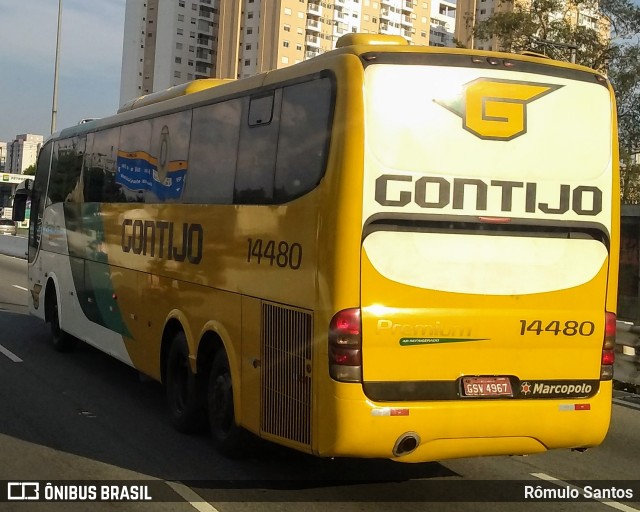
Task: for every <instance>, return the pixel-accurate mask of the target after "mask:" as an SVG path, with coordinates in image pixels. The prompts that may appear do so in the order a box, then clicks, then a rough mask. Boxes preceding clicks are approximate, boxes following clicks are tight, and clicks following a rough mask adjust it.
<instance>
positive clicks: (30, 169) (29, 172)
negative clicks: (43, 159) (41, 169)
mask: <svg viewBox="0 0 640 512" xmlns="http://www.w3.org/2000/svg"><path fill="white" fill-rule="evenodd" d="M22 174H26V175H27V176H35V174H36V164H31V165H30V166H29V167H27V168H26V169H25V170H24V171H22Z"/></svg>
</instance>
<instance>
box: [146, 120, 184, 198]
mask: <svg viewBox="0 0 640 512" xmlns="http://www.w3.org/2000/svg"><path fill="white" fill-rule="evenodd" d="M190 133H191V110H188V111H186V112H178V113H176V114H171V115H168V116H163V117H159V118H157V119H154V120H153V123H152V128H151V151H150V153H151V160H150V161H151V171H152V172H151V175H150V176H149V178H150V179H149V180H148V183H149V185H148V188H147V189H146V192H145V202H147V203H158V202H165V201H177V200H178V199H180V197H181V196H182V193H183V191H184V186H185V179H186V177H187V174H188V172H189V171H188V167H189V166H188V159H189V135H190Z"/></svg>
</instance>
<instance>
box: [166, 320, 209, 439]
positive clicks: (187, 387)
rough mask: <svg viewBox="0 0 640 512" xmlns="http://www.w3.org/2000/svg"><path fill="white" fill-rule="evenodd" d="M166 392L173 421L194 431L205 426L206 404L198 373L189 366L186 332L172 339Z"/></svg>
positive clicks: (179, 427)
mask: <svg viewBox="0 0 640 512" xmlns="http://www.w3.org/2000/svg"><path fill="white" fill-rule="evenodd" d="M165 391H166V397H167V407H168V409H169V416H170V418H171V424H172V425H173V427H174V428H175V429H176V430H178V431H179V432H184V433H191V432H194V431H196V430H198V429H199V428H200V427H201V426H203V425H204V420H205V415H204V404H203V400H202V393H201V392H200V391H199V390H198V386H197V381H196V376H195V375H194V373H193V372H192V371H191V366H190V365H189V346H188V345H187V338H186V336H185V335H184V333H183V332H179V333H178V334H176V335H175V337H174V338H173V341H172V342H171V347H170V348H169V355H168V357H167V366H166V373H165Z"/></svg>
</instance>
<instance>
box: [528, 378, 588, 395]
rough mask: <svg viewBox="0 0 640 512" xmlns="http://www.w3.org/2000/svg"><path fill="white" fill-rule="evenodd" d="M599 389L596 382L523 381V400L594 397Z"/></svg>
mask: <svg viewBox="0 0 640 512" xmlns="http://www.w3.org/2000/svg"><path fill="white" fill-rule="evenodd" d="M598 388H599V382H598V381H597V380H596V381H523V382H521V383H520V396H521V398H585V397H589V396H593V395H594V394H595V393H596V392H597V391H598Z"/></svg>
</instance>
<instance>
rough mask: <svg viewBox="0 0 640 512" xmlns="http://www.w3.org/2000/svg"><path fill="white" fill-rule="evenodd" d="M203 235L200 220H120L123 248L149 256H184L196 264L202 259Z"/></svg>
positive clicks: (174, 258) (179, 257)
mask: <svg viewBox="0 0 640 512" xmlns="http://www.w3.org/2000/svg"><path fill="white" fill-rule="evenodd" d="M203 239H204V231H203V229H202V225H200V224H188V223H186V222H183V223H181V224H179V223H176V222H168V221H164V220H159V221H151V220H145V221H143V220H140V219H125V220H124V222H123V223H122V250H123V251H124V252H132V253H133V254H142V255H143V256H147V255H148V256H151V257H152V258H161V259H167V260H175V261H185V260H186V261H188V262H189V263H193V264H194V265H197V264H198V263H200V260H202V245H203Z"/></svg>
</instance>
